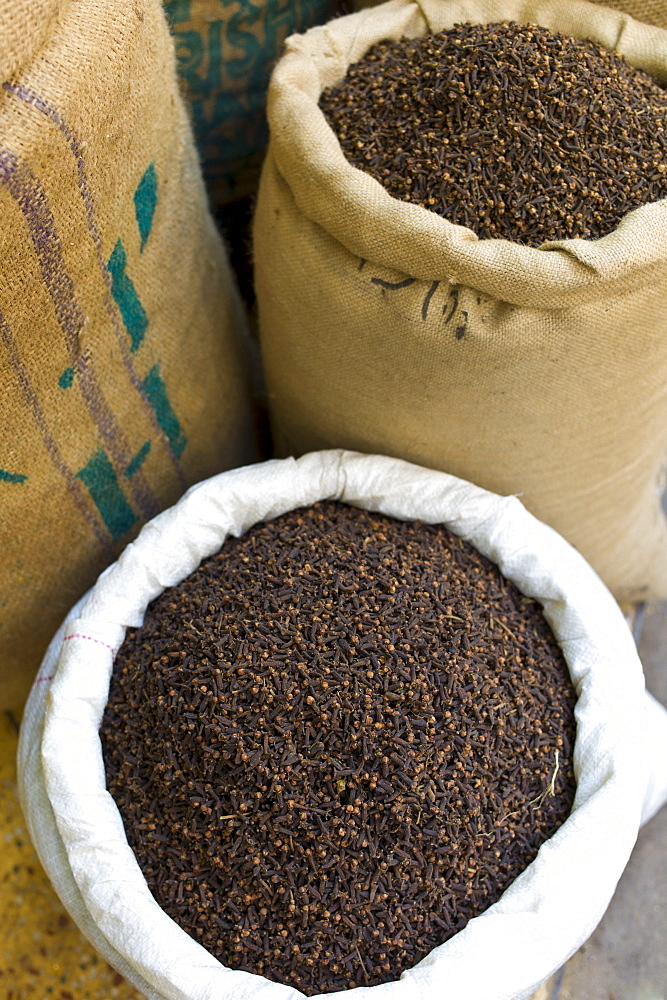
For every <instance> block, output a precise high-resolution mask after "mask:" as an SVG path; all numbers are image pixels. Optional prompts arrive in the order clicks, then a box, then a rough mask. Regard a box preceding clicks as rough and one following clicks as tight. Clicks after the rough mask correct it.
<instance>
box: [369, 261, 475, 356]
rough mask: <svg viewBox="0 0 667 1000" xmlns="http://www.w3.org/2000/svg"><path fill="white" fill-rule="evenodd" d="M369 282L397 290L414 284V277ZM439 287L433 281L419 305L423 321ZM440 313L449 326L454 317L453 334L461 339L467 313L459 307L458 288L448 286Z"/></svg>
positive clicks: (466, 323) (390, 289)
mask: <svg viewBox="0 0 667 1000" xmlns="http://www.w3.org/2000/svg"><path fill="white" fill-rule="evenodd" d="M365 263H366V261H364V260H362V261H361V264H360V265H359V267H358V270H359V271H361V270H362V266H363V265H364V264H365ZM369 280H370V283H371V284H372V285H376V286H377V287H378V288H380V289H381V290H382V292H383V294H384V293H385V292H397V291H400V290H401V289H403V288H410V287H411V286H412V285H414V284H416V282H417V279H416V278H404V279H402V280H401V281H387V280H386V279H385V278H377V277H375V278H370V279H369ZM439 287H440V281H433V282H432V283H431V284H430V285H429V287H428V289H427V290H426V293H425V295H424V299H423V301H422V305H421V318H422V320H423V321H426V320H427V319H428V314H429V309H430V307H431V302H432V300H433V297H434V295H435V293H436V292H437V290H438V288H439ZM442 314H443V316H444V323H445V326H449V324H450V323H451V322H452V320H454V319H456V320H457V321H458V322H457V325H456V326H455V328H454V336H455V337H456V339H457V340H461V339H462V338H463V337H465V335H466V333H467V331H468V313H467V311H466V310H465V309H460V308H459V290H458V288H450V290H449V292H448V294H447V297H446V299H445V302H444V304H443V307H442Z"/></svg>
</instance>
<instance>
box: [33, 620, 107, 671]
mask: <svg viewBox="0 0 667 1000" xmlns="http://www.w3.org/2000/svg"><path fill="white" fill-rule="evenodd" d="M70 639H88V641H89V642H96V643H97V644H98V646H104V647H105V648H106V649H108V650H110V651H111V653H113V654H114V655H115V650H114V648H113V646H110V645H109V643H108V642H102V640H101V639H95V637H94V636H92V635H82V634H81V633H80V632H73V633H72V634H71V635H66V636H64V638H63V642H69V640H70ZM44 680H53V678H52V677H51V678H48V677H45V678H44Z"/></svg>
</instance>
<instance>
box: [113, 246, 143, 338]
mask: <svg viewBox="0 0 667 1000" xmlns="http://www.w3.org/2000/svg"><path fill="white" fill-rule="evenodd" d="M126 266H127V254H126V252H125V247H124V246H123V242H122V240H118V242H117V243H116V246H115V247H114V248H113V253H112V254H111V257H110V258H109V264H108V268H109V273H110V274H111V294H112V295H113V297H114V300H115V302H116V305H117V306H118V308H119V309H120V314H121V316H122V318H123V323H124V324H125V327H126V329H127V332H128V333H129V335H130V341H131V343H130V350H131V351H132V353H134V352H135V351H137V350H138V349H139V347H140V346H141V342H142V341H143V339H144V337H145V335H146V330H147V329H148V316H147V315H146V311H145V309H144V307H143V306H142V304H141V302H140V301H139V296H138V295H137V290H136V288H135V287H134V285H133V284H132V279H131V278H130V276H129V275H128V274H127V272H126V270H125V268H126Z"/></svg>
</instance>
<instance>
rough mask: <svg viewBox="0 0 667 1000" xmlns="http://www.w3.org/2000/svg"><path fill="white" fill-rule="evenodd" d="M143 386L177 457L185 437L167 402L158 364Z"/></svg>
mask: <svg viewBox="0 0 667 1000" xmlns="http://www.w3.org/2000/svg"><path fill="white" fill-rule="evenodd" d="M143 386H144V392H145V393H146V396H147V397H148V401H149V403H150V404H151V406H152V407H153V409H154V410H155V416H156V417H157V422H158V423H159V425H160V427H161V428H162V430H163V431H164V433H165V434H166V436H167V440H168V441H169V444H170V445H171V449H172V451H173V452H174V454H175V455H176V457H177V458H178V457H180V455H181V453H182V451H183V449H184V448H185V445H186V444H187V438H186V436H185V434H184V433H183V431H182V429H181V425H180V423H179V422H178V417H177V416H176V414H175V413H174V411H173V409H172V406H171V403H170V402H169V396H168V395H167V387H166V386H165V384H164V382H163V380H162V376H161V375H160V370H159V365H153V367H152V368H151V370H150V371H149V373H148V375H147V376H146V378H145V379H144V381H143Z"/></svg>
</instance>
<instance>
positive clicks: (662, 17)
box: [593, 0, 667, 28]
mask: <svg viewBox="0 0 667 1000" xmlns="http://www.w3.org/2000/svg"><path fill="white" fill-rule="evenodd" d="M593 3H599V4H603V6H605V7H613V8H614V9H615V10H621V11H623V13H625V14H631V15H632V17H636V18H637V20H638V21H645V22H646V24H657V25H658V27H660V28H667V0H593Z"/></svg>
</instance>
